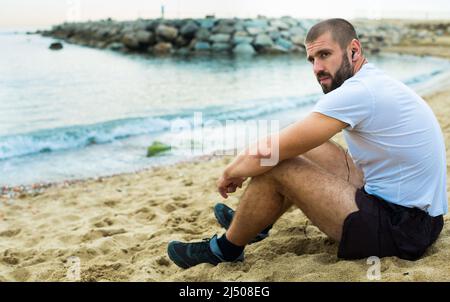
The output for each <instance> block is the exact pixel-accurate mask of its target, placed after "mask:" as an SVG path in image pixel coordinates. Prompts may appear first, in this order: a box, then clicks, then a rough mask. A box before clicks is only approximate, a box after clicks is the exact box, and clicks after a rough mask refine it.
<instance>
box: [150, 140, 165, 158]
mask: <svg viewBox="0 0 450 302" xmlns="http://www.w3.org/2000/svg"><path fill="white" fill-rule="evenodd" d="M167 150H170V146H169V145H166V144H163V143H161V142H158V141H155V142H153V144H152V145H151V146H149V147H148V148H147V157H152V156H155V155H157V154H159V153H161V152H165V151H167Z"/></svg>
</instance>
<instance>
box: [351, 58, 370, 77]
mask: <svg viewBox="0 0 450 302" xmlns="http://www.w3.org/2000/svg"><path fill="white" fill-rule="evenodd" d="M367 62H368V61H367V59H366V58H365V57H363V56H361V58H360V59H359V60H358V61H356V63H355V65H353V74H356V73H357V72H358V71H360V70H361V68H362V67H363V65H364V64H366V63H367Z"/></svg>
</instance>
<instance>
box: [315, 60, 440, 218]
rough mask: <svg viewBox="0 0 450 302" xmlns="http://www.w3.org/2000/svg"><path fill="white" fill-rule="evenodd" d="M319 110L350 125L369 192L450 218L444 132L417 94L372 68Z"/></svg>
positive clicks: (348, 129)
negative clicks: (448, 212) (448, 214)
mask: <svg viewBox="0 0 450 302" xmlns="http://www.w3.org/2000/svg"><path fill="white" fill-rule="evenodd" d="M313 111H315V112H320V113H322V114H325V115H327V116H330V117H333V118H336V119H338V120H341V121H343V122H345V123H347V124H348V125H349V126H348V127H346V128H345V129H344V137H345V140H346V142H347V145H348V148H349V153H350V154H351V156H352V158H353V160H354V161H355V163H356V165H357V166H358V167H360V168H361V169H362V170H363V172H364V177H365V181H366V183H365V186H364V188H365V190H366V192H367V193H369V194H372V195H375V196H378V197H380V198H382V199H384V200H386V201H389V202H391V203H395V204H399V205H402V206H405V207H410V208H411V207H416V208H419V209H422V210H424V211H426V212H428V213H429V215H430V216H439V215H441V214H446V213H447V164H446V155H445V144H444V139H443V135H442V131H441V128H440V126H439V124H438V122H437V120H436V117H435V116H434V114H433V112H432V111H431V109H430V107H429V106H428V105H427V103H425V101H424V100H423V99H422V98H421V97H419V96H418V95H417V94H416V93H415V92H414V91H413V90H411V89H410V88H408V87H407V86H406V85H404V84H403V83H401V82H400V81H397V80H395V79H393V78H391V77H389V76H387V75H386V74H385V73H384V72H382V71H381V70H379V69H377V68H376V67H375V66H374V65H372V64H369V63H366V64H364V65H363V67H362V68H361V70H360V71H359V72H357V73H356V74H355V75H354V76H353V77H351V78H350V79H348V80H346V81H345V82H344V84H342V86H341V87H339V88H337V89H335V90H333V91H331V92H329V93H328V94H325V95H324V96H323V97H322V98H321V99H320V100H319V101H318V102H317V104H316V105H315V107H314V109H313Z"/></svg>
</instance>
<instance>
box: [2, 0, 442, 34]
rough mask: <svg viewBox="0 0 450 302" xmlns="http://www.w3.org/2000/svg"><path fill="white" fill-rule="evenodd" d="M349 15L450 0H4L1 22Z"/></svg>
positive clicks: (428, 11)
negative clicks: (160, 17)
mask: <svg viewBox="0 0 450 302" xmlns="http://www.w3.org/2000/svg"><path fill="white" fill-rule="evenodd" d="M162 4H164V5H165V15H166V17H167V18H184V17H203V16H205V15H207V14H215V15H216V16H217V17H256V16H257V15H258V14H260V15H265V16H269V17H272V16H273V17H276V16H283V15H290V16H293V17H310V18H325V17H343V18H357V17H361V18H367V17H368V18H383V17H384V18H395V17H397V18H420V19H425V18H438V19H450V1H449V0H427V1H419V0H371V1H361V0H359V1H358V0H341V1H336V0H321V1H311V0H308V1H302V0H126V1H123V0H2V1H1V4H0V27H11V28H12V27H25V26H48V25H53V24H57V23H61V22H64V21H68V20H69V21H72V20H79V21H83V20H88V19H91V20H96V19H104V18H108V17H111V18H113V19H117V20H124V19H136V18H139V17H141V18H155V17H159V16H160V13H161V5H162Z"/></svg>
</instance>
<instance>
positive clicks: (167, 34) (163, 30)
mask: <svg viewBox="0 0 450 302" xmlns="http://www.w3.org/2000/svg"><path fill="white" fill-rule="evenodd" d="M156 34H157V35H158V36H159V37H161V38H163V39H164V40H166V41H173V40H175V38H176V37H177V36H178V30H177V29H176V28H175V27H172V26H166V25H159V26H158V27H157V28H156Z"/></svg>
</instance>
